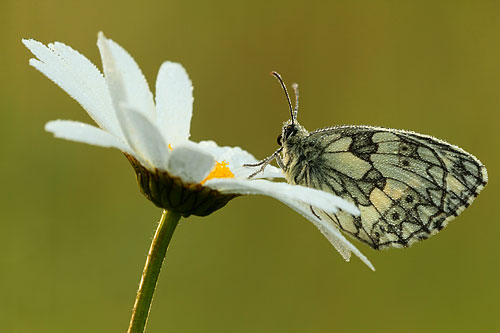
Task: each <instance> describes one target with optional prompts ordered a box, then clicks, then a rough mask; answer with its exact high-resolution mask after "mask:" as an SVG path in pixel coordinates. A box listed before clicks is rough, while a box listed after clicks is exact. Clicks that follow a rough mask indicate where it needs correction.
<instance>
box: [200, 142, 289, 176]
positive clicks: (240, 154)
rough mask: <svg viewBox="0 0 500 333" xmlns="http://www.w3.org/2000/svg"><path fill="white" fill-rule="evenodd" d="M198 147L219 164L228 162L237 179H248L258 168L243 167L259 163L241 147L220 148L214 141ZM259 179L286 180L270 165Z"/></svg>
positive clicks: (202, 143)
mask: <svg viewBox="0 0 500 333" xmlns="http://www.w3.org/2000/svg"><path fill="white" fill-rule="evenodd" d="M198 145H199V146H200V147H201V148H202V149H203V150H204V151H206V152H208V153H210V154H211V155H212V156H213V157H214V158H215V160H216V161H217V162H222V161H226V162H227V163H229V165H228V167H229V169H231V171H232V173H233V174H234V176H235V177H236V178H248V176H250V175H251V174H252V173H254V172H255V171H257V170H258V168H250V167H245V166H243V165H244V164H253V163H257V162H258V161H257V159H256V158H255V157H254V156H253V155H252V154H250V153H249V152H247V151H246V150H243V149H241V148H240V147H227V146H226V147H219V146H218V145H217V144H216V143H215V142H214V141H201V142H200V143H198ZM258 178H284V176H283V173H282V172H281V170H280V169H278V168H276V167H274V166H272V165H268V166H267V167H266V168H265V169H264V171H263V172H261V173H259V174H257V175H256V176H255V177H254V179H258Z"/></svg>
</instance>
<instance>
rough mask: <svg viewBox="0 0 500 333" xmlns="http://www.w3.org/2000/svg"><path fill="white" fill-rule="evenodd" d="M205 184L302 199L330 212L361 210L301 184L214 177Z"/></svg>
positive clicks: (234, 191) (287, 199)
mask: <svg viewBox="0 0 500 333" xmlns="http://www.w3.org/2000/svg"><path fill="white" fill-rule="evenodd" d="M205 185H206V186H208V187H211V188H213V189H216V190H218V191H220V192H222V193H237V194H245V195H246V194H262V195H267V196H270V197H273V198H276V199H278V200H286V201H287V202H292V201H295V202H296V201H300V202H303V203H305V204H308V205H312V206H314V207H318V208H319V209H322V210H324V211H325V212H329V213H335V212H337V210H338V209H339V208H340V209H342V210H344V211H346V212H348V213H350V214H353V215H359V210H358V209H357V208H356V207H355V206H354V205H353V204H351V203H349V202H347V201H345V200H344V199H342V198H340V197H337V196H335V195H333V194H330V193H328V192H324V191H319V190H315V189H313V188H308V187H304V186H299V185H290V184H287V183H275V182H270V181H266V180H260V179H257V180H246V179H237V178H214V179H210V180H209V181H207V182H206V183H205Z"/></svg>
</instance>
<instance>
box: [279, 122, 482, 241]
mask: <svg viewBox="0 0 500 333" xmlns="http://www.w3.org/2000/svg"><path fill="white" fill-rule="evenodd" d="M284 148H285V151H284V152H283V161H284V162H285V163H286V170H285V172H286V174H287V179H288V181H290V182H292V183H295V184H300V185H306V186H309V187H313V188H317V189H321V190H325V191H328V192H332V193H334V194H336V195H338V196H340V197H342V198H344V199H347V200H349V201H351V202H353V203H354V204H356V205H357V206H358V208H359V210H360V211H361V215H360V216H352V215H350V214H348V213H345V212H342V211H339V212H337V213H335V214H327V213H325V212H323V211H319V210H317V209H313V208H311V209H312V211H313V213H314V214H315V215H316V216H317V217H319V218H321V219H324V220H327V221H329V222H331V223H333V224H335V225H336V226H337V227H338V228H340V229H341V230H343V231H344V232H346V233H348V234H350V235H352V236H354V237H356V238H358V239H359V240H361V241H363V242H365V243H367V244H369V245H370V246H371V247H373V248H376V249H379V248H385V247H404V246H409V245H411V244H412V243H414V242H416V241H419V240H422V239H425V238H427V237H429V236H430V235H433V234H435V233H437V232H438V231H440V230H441V229H442V228H443V227H444V226H446V224H447V223H448V222H449V221H450V220H452V219H453V218H454V217H456V216H457V215H458V214H460V212H461V211H463V210H464V209H465V208H466V207H467V206H468V205H470V203H471V202H472V201H473V200H474V198H475V197H476V196H477V194H478V193H479V191H480V190H481V189H482V188H483V187H484V185H485V184H486V181H487V174H486V169H485V167H484V166H483V165H482V164H481V162H480V161H479V160H477V159H476V158H475V157H474V156H472V155H470V154H469V153H467V152H465V151H463V150H462V149H460V148H458V147H455V146H452V145H450V144H448V143H446V142H444V141H441V140H438V139H435V138H432V137H429V136H425V135H421V134H417V133H413V132H408V131H398V130H392V129H385V128H378V127H369V126H338V127H331V128H327V129H321V130H317V131H315V132H312V133H310V134H309V135H307V136H306V137H304V138H302V139H301V140H300V141H296V142H294V144H293V146H289V147H287V146H286V145H285V147H284Z"/></svg>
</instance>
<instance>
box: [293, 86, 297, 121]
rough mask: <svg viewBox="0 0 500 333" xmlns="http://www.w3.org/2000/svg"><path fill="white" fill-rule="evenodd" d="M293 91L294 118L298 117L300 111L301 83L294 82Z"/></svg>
mask: <svg viewBox="0 0 500 333" xmlns="http://www.w3.org/2000/svg"><path fill="white" fill-rule="evenodd" d="M292 88H293V93H294V94H295V108H294V109H293V117H292V119H293V120H296V119H297V113H299V84H298V83H292Z"/></svg>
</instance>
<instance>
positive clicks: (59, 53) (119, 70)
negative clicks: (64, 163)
mask: <svg viewBox="0 0 500 333" xmlns="http://www.w3.org/2000/svg"><path fill="white" fill-rule="evenodd" d="M23 43H24V45H25V46H26V47H27V48H28V49H29V50H30V51H31V52H32V53H33V54H34V55H35V57H36V58H32V59H30V65H31V66H33V67H35V68H36V69H38V70H39V71H40V72H42V73H43V74H44V75H45V76H47V77H48V78H49V79H51V80H52V81H54V82H55V83H56V84H57V85H58V86H59V87H61V88H62V89H63V90H64V91H66V92H67V93H68V94H69V95H70V96H71V97H73V98H74V99H75V100H76V101H77V102H78V103H80V105H81V106H82V107H83V108H84V109H85V111H86V112H87V113H88V114H89V116H90V117H91V118H92V119H93V120H94V122H95V123H96V124H97V125H98V127H96V126H93V125H89V124H85V123H81V122H76V121H70V120H55V121H50V122H48V123H47V124H46V125H45V129H46V130H47V131H49V132H51V133H53V134H54V135H55V136H56V137H58V138H63V139H66V140H72V141H77V142H83V143H87V144H91V145H96V146H101V147H111V148H116V149H119V150H120V151H122V152H123V153H124V154H125V156H126V157H127V159H128V160H129V161H130V163H131V164H132V166H133V167H134V170H135V171H136V174H137V180H138V183H139V187H140V189H141V191H142V193H143V194H144V195H145V196H146V197H147V198H148V199H149V200H151V201H152V202H153V203H154V204H155V205H156V206H158V207H160V208H163V209H164V210H167V211H170V212H172V214H173V213H175V214H177V215H178V218H180V216H183V217H187V216H189V215H198V216H205V215H208V214H210V213H212V212H214V211H215V210H218V209H220V208H222V207H223V206H224V205H226V204H227V202H228V201H229V200H231V199H233V198H234V197H237V196H241V195H249V194H261V195H267V196H270V197H273V198H275V199H277V200H279V201H281V202H283V203H284V204H286V205H287V206H289V207H291V208H292V209H293V210H295V211H297V212H298V213H300V214H302V215H303V216H305V217H306V218H307V219H309V220H310V221H312V222H313V223H314V224H315V225H316V227H318V228H319V229H320V231H321V232H322V233H323V234H324V235H325V236H326V237H327V239H328V240H329V241H330V242H331V243H332V244H333V245H334V246H335V248H336V249H337V250H338V251H339V252H340V253H341V255H342V256H343V257H344V259H346V260H347V261H348V260H349V259H350V255H351V252H352V253H354V254H355V255H356V256H358V257H359V258H360V259H361V260H362V261H363V262H364V263H365V264H366V265H368V266H369V267H370V268H371V269H374V268H373V266H372V264H371V263H370V262H369V261H368V259H366V257H365V256H364V255H363V254H361V253H360V252H359V250H358V249H356V248H355V247H354V246H353V245H352V244H351V243H350V242H349V241H347V240H346V239H345V237H344V236H343V235H342V234H340V232H339V231H338V230H337V229H336V228H335V227H334V226H332V225H330V224H328V223H326V222H325V221H322V220H320V219H318V218H317V217H315V216H314V214H312V213H311V210H310V207H311V206H312V207H317V208H319V209H321V210H324V211H326V212H333V213H334V212H336V211H337V210H338V209H342V210H344V211H346V212H349V213H351V214H355V215H358V214H359V211H358V209H357V208H356V207H354V206H353V205H352V204H350V203H348V202H346V201H344V200H343V199H341V198H339V197H336V196H334V195H332V194H329V193H326V192H323V191H318V190H315V189H310V188H307V187H302V186H297V185H290V184H287V183H285V182H273V181H269V180H267V179H270V178H284V176H283V174H282V173H281V170H279V169H278V168H276V167H273V166H267V167H266V168H265V170H264V171H263V172H261V173H259V174H258V175H256V177H254V179H248V176H249V175H250V174H252V170H251V169H249V168H247V167H244V166H243V165H244V164H253V163H256V162H257V160H256V159H255V158H254V157H253V156H252V155H251V154H250V153H248V152H246V151H245V150H243V149H241V148H239V147H220V146H218V145H217V144H216V143H215V142H213V141H202V142H198V143H196V142H193V141H190V140H189V136H190V122H191V116H192V105H193V94H192V93H193V87H192V84H191V81H190V79H189V77H188V75H187V73H186V71H185V69H184V68H183V67H182V66H181V65H180V64H179V63H174V62H170V61H166V62H164V63H163V64H162V65H161V67H160V70H159V72H158V76H157V80H156V89H155V90H156V96H155V97H153V94H152V93H151V90H150V89H149V86H148V83H147V82H146V79H145V77H144V75H143V74H142V72H141V70H140V69H139V66H138V65H137V64H136V62H135V61H134V59H133V58H132V57H131V56H130V55H129V54H128V53H127V51H125V50H124V49H123V48H122V47H121V46H120V45H118V44H117V43H116V42H114V41H112V40H111V39H108V38H106V37H105V36H104V35H103V34H102V33H99V34H98V41H97V46H98V48H99V51H100V54H101V59H102V64H103V73H104V75H103V74H101V72H100V71H99V69H97V67H96V66H95V65H94V64H92V63H91V62H90V61H89V60H88V59H87V58H86V57H84V56H83V55H81V54H80V53H78V52H77V51H75V50H73V49H72V48H71V47H69V46H67V45H65V44H63V43H60V42H55V43H50V44H48V45H47V46H46V45H44V44H42V43H40V42H38V41H35V40H33V39H24V40H23ZM255 178H259V179H255ZM165 214H166V213H164V216H165ZM178 218H177V220H178ZM162 219H164V217H162ZM174 228H175V227H174ZM155 237H156V236H155ZM167 244H168V242H167ZM165 251H166V248H165ZM143 278H144V276H143ZM141 283H142V282H141Z"/></svg>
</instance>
